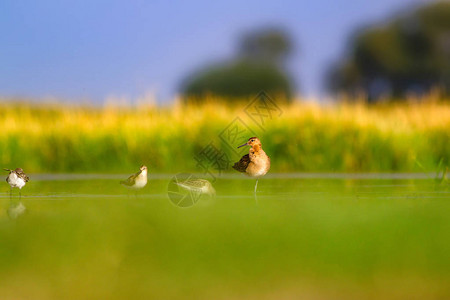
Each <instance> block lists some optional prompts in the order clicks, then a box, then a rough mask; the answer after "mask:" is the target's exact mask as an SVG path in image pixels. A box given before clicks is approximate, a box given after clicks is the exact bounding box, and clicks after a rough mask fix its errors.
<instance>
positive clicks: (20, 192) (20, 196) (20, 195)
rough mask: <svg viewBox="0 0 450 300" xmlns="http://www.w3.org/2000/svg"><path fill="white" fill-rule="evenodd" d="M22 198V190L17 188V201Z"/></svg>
mask: <svg viewBox="0 0 450 300" xmlns="http://www.w3.org/2000/svg"><path fill="white" fill-rule="evenodd" d="M21 199H22V190H21V189H19V201H20V200H21Z"/></svg>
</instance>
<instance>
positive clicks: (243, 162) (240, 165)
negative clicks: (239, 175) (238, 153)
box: [233, 154, 250, 172]
mask: <svg viewBox="0 0 450 300" xmlns="http://www.w3.org/2000/svg"><path fill="white" fill-rule="evenodd" d="M249 163H250V155H248V154H245V155H244V156H242V158H241V159H240V160H239V161H238V162H237V163H235V164H234V165H233V169H235V170H236V171H239V172H245V170H246V169H247V167H248V164H249Z"/></svg>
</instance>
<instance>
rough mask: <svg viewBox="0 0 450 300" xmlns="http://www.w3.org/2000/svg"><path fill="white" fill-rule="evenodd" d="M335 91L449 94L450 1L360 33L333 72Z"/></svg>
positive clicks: (375, 95) (374, 95) (330, 84)
mask: <svg viewBox="0 0 450 300" xmlns="http://www.w3.org/2000/svg"><path fill="white" fill-rule="evenodd" d="M327 85H328V88H329V89H330V90H331V91H332V92H346V93H348V94H351V95H352V94H355V93H358V92H365V93H367V94H368V95H369V100H370V99H376V98H378V97H380V96H383V95H386V96H393V97H403V96H405V94H408V93H415V94H423V93H426V92H428V91H429V90H430V89H431V88H433V87H440V88H441V89H442V91H443V92H444V93H446V94H449V92H450V3H448V2H444V1H442V2H434V3H431V4H429V5H427V6H423V7H420V8H418V9H416V10H414V11H412V12H409V13H408V14H406V15H399V16H396V17H395V18H394V19H393V20H392V21H390V22H389V23H388V24H386V25H382V26H372V27H369V28H367V29H365V30H362V31H360V32H359V33H358V34H356V35H355V37H354V38H353V40H352V42H351V48H350V52H349V54H348V55H347V57H345V58H344V59H343V60H342V62H341V63H339V64H336V65H335V66H333V67H332V68H331V71H330V73H329V75H328V78H327Z"/></svg>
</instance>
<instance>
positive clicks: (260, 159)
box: [233, 137, 270, 194]
mask: <svg viewBox="0 0 450 300" xmlns="http://www.w3.org/2000/svg"><path fill="white" fill-rule="evenodd" d="M243 146H251V148H250V150H249V151H248V152H249V153H248V154H246V155H244V156H242V158H241V159H240V160H239V161H238V162H237V163H235V164H234V165H233V169H235V170H237V171H239V172H242V173H245V174H247V175H248V176H251V177H255V178H256V185H255V194H256V187H257V186H258V178H259V177H261V176H264V175H266V174H267V172H268V171H269V169H270V158H269V156H267V154H266V152H264V150H263V149H262V145H261V141H260V140H259V139H258V138H257V137H251V138H249V139H248V142H247V143H245V144H243V145H241V146H239V147H238V148H240V147H243Z"/></svg>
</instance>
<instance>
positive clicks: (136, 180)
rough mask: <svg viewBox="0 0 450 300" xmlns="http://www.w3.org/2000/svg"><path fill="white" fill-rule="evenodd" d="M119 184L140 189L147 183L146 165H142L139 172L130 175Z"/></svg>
mask: <svg viewBox="0 0 450 300" xmlns="http://www.w3.org/2000/svg"><path fill="white" fill-rule="evenodd" d="M120 184H122V185H124V186H126V187H128V188H131V189H136V190H138V189H142V188H143V187H144V186H145V185H146V184H147V167H146V166H144V165H142V166H141V167H140V168H139V172H137V173H136V174H134V175H131V176H130V177H128V179H127V180H122V181H121V182H120Z"/></svg>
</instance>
